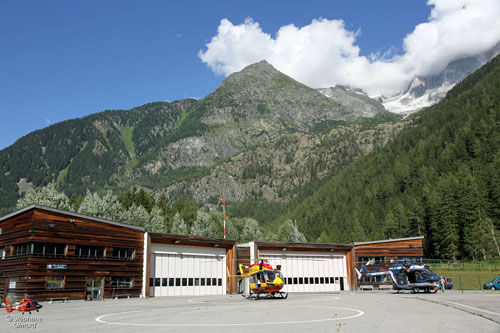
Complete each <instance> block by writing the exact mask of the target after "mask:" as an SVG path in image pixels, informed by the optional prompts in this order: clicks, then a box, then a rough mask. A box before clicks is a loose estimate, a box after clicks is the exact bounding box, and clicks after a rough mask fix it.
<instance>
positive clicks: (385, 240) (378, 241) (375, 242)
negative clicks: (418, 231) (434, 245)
mask: <svg viewBox="0 0 500 333" xmlns="http://www.w3.org/2000/svg"><path fill="white" fill-rule="evenodd" d="M417 239H424V236H418V237H407V238H394V239H384V240H377V241H370V242H354V246H356V245H367V244H377V243H389V242H401V241H408V240H417Z"/></svg>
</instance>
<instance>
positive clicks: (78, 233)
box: [0, 205, 383, 300]
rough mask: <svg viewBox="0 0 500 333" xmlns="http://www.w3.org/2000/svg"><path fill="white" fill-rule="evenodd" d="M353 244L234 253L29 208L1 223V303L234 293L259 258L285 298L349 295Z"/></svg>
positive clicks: (254, 247) (264, 245)
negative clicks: (273, 271)
mask: <svg viewBox="0 0 500 333" xmlns="http://www.w3.org/2000/svg"><path fill="white" fill-rule="evenodd" d="M374 243H375V244H378V245H376V246H379V247H381V248H382V247H383V245H382V244H383V243H382V242H374ZM356 244H358V245H356ZM356 244H354V245H353V244H323V243H322V244H316V243H286V242H250V243H247V244H240V245H238V246H236V241H234V240H227V239H217V238H205V237H197V236H184V235H173V234H163V233H147V232H145V230H144V228H142V227H138V226H133V225H128V224H123V223H118V222H113V221H109V220H106V219H101V218H95V217H91V216H86V215H82V214H78V213H74V212H69V211H64V210H60V209H55V208H51V207H46V206H41V205H31V206H28V207H26V208H23V209H20V210H18V211H16V212H14V213H11V214H9V215H6V216H4V217H1V218H0V296H3V297H9V298H10V299H19V298H22V297H24V296H30V297H33V298H34V299H36V300H51V299H89V300H99V299H103V298H115V297H134V296H136V297H138V296H141V297H147V296H152V297H153V296H154V297H156V296H198V295H200V296H201V295H223V294H227V293H229V294H234V293H237V292H238V291H239V286H238V285H237V280H236V278H234V277H230V276H231V275H235V274H237V271H238V265H239V264H240V263H241V264H242V265H245V266H249V265H250V263H254V262H256V261H258V258H260V257H264V258H266V259H267V260H268V261H269V263H270V264H271V265H272V266H276V265H281V266H282V272H283V274H284V276H285V277H286V283H287V285H286V286H285V291H287V292H335V291H340V290H352V289H355V288H357V281H356V274H355V273H354V265H355V262H356V261H358V260H357V259H356V258H355V257H354V253H355V252H354V247H356V251H358V246H361V247H363V246H364V245H367V244H364V243H356ZM359 253H363V252H359ZM370 253H371V254H370V255H373V252H370ZM358 255H359V254H358ZM367 255H368V254H367Z"/></svg>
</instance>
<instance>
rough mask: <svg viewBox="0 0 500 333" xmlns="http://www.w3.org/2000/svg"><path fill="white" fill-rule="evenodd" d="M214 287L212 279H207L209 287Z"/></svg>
mask: <svg viewBox="0 0 500 333" xmlns="http://www.w3.org/2000/svg"><path fill="white" fill-rule="evenodd" d="M211 285H212V279H211V278H207V286H211Z"/></svg>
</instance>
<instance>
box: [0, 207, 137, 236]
mask: <svg viewBox="0 0 500 333" xmlns="http://www.w3.org/2000/svg"><path fill="white" fill-rule="evenodd" d="M32 209H39V210H45V211H48V212H52V213H58V214H64V215H68V216H72V217H76V218H81V219H87V220H92V221H97V222H102V223H108V224H113V225H117V226H120V227H125V228H130V229H135V230H140V231H145V229H144V227H140V226H136V225H130V224H125V223H120V222H115V221H110V220H106V219H103V218H100V217H93V216H89V215H84V214H79V213H75V212H70V211H67V210H63V209H58V208H53V207H48V206H42V205H37V204H34V205H31V206H27V207H24V208H22V209H19V210H16V211H15V212H13V213H10V214H8V215H5V216H3V217H0V222H3V221H5V220H7V219H9V218H11V217H14V216H16V215H19V214H22V213H25V212H27V211H29V210H32Z"/></svg>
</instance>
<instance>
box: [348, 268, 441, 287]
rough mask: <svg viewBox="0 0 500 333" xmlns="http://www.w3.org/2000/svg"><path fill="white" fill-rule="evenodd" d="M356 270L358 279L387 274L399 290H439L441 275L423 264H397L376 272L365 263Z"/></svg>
mask: <svg viewBox="0 0 500 333" xmlns="http://www.w3.org/2000/svg"><path fill="white" fill-rule="evenodd" d="M355 270H356V274H357V276H358V280H361V278H362V277H363V276H380V277H383V276H386V277H387V278H388V279H389V280H390V282H391V283H392V285H393V286H394V289H395V290H397V291H398V292H399V291H401V290H411V292H412V293H418V292H425V293H431V292H432V293H436V292H437V291H438V290H439V281H440V278H439V276H438V275H437V274H435V273H434V272H433V271H431V270H429V269H427V268H425V267H424V266H422V265H415V264H409V263H404V264H395V265H392V266H390V267H389V269H388V270H386V271H375V272H371V271H369V270H368V269H367V268H366V266H365V265H363V266H362V268H361V271H360V270H358V269H357V268H355Z"/></svg>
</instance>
